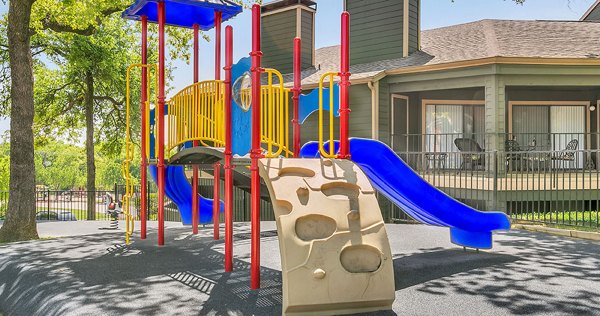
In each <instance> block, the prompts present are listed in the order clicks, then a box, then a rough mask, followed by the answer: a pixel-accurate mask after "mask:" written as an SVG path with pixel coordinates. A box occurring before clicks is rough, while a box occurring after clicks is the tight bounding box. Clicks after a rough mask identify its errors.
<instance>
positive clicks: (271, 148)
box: [261, 69, 292, 158]
mask: <svg viewBox="0 0 600 316" xmlns="http://www.w3.org/2000/svg"><path fill="white" fill-rule="evenodd" d="M265 74H266V75H267V85H266V86H262V87H261V142H262V143H263V145H264V147H266V148H265V150H266V153H265V157H266V158H274V157H278V156H281V155H284V156H286V157H290V156H291V155H292V152H291V151H290V150H289V99H290V98H289V93H290V90H289V89H286V88H284V86H283V77H282V75H281V73H280V72H279V71H277V70H275V69H265ZM273 79H275V80H276V82H277V83H275V84H274V83H273V81H274V80H273Z"/></svg>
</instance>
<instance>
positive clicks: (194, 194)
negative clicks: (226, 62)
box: [192, 24, 200, 235]
mask: <svg viewBox="0 0 600 316" xmlns="http://www.w3.org/2000/svg"><path fill="white" fill-rule="evenodd" d="M193 29H194V83H197V82H198V80H199V79H198V78H199V75H198V67H199V63H200V43H199V35H198V31H199V26H198V24H194V26H193ZM195 91H196V90H195ZM198 101H199V100H198V99H194V102H198ZM198 145H199V143H198V141H197V140H195V141H194V147H196V146H198ZM192 170H193V171H192V234H194V235H198V222H199V219H198V218H199V215H200V210H199V205H198V166H197V165H194V166H193V167H192Z"/></svg>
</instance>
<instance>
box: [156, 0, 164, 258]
mask: <svg viewBox="0 0 600 316" xmlns="http://www.w3.org/2000/svg"><path fill="white" fill-rule="evenodd" d="M156 115H157V116H158V117H157V119H158V131H157V137H156V138H157V140H156V142H157V143H158V164H157V170H158V245H159V246H163V245H164V244H165V200H164V198H165V3H164V2H163V1H161V2H159V3H158V113H157V114H156Z"/></svg>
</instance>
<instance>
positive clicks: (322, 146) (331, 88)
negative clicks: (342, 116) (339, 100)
mask: <svg viewBox="0 0 600 316" xmlns="http://www.w3.org/2000/svg"><path fill="white" fill-rule="evenodd" d="M338 76H339V75H338V73H337V72H328V73H326V74H323V75H322V76H321V79H320V80H319V152H320V153H321V156H323V157H325V158H337V155H336V154H335V148H334V147H335V146H333V145H330V146H329V152H327V150H326V149H325V141H324V139H323V127H324V124H323V86H324V83H325V79H329V80H328V81H329V82H328V84H329V110H328V111H329V139H327V141H328V142H329V143H330V144H333V143H334V140H335V139H334V136H333V128H334V120H333V116H334V112H333V105H334V84H335V78H336V77H338Z"/></svg>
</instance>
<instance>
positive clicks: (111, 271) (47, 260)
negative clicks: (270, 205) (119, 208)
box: [0, 228, 282, 316]
mask: <svg viewBox="0 0 600 316" xmlns="http://www.w3.org/2000/svg"><path fill="white" fill-rule="evenodd" d="M241 229H243V228H238V229H237V231H240V230H241ZM168 231H169V233H168V234H167V236H166V242H167V244H168V245H169V246H166V247H161V248H158V247H156V246H155V245H154V243H155V241H154V240H152V241H150V240H148V241H136V242H134V243H133V244H132V245H130V246H124V245H121V244H111V241H116V240H122V237H123V236H122V234H120V233H116V234H103V235H88V236H81V237H77V238H69V239H66V238H64V239H63V238H61V239H56V240H48V241H38V242H35V243H22V244H19V245H12V246H11V247H10V251H9V256H2V257H1V259H0V309H1V310H4V311H6V312H7V313H6V315H5V316H8V315H64V314H69V315H71V314H73V313H74V314H79V315H82V314H88V315H89V314H99V313H102V314H109V315H123V314H128V313H129V314H141V315H158V314H162V315H165V314H168V315H175V314H202V315H207V314H212V315H227V314H229V313H232V312H233V313H236V314H237V313H239V314H244V315H275V314H281V300H282V294H281V272H280V271H276V270H271V269H266V268H263V269H262V271H261V272H262V274H261V276H262V289H261V290H259V291H251V290H250V287H249V284H250V280H249V264H247V263H246V262H243V261H239V260H238V261H235V263H234V265H235V272H233V273H224V271H223V259H224V258H223V255H222V254H221V253H219V252H217V251H215V250H212V249H211V247H213V246H214V245H216V244H219V243H222V241H214V240H212V237H211V236H210V234H209V233H208V232H209V229H208V228H207V229H206V230H204V231H203V232H202V234H201V235H199V236H189V235H188V234H187V233H188V229H171V230H168ZM210 232H212V228H210ZM181 235H186V237H183V238H182V237H180V236H181ZM175 239H177V240H175ZM102 247H104V248H105V249H103V250H102V249H99V248H102ZM4 250H7V249H2V248H0V252H3V251H4ZM174 283H175V284H174ZM181 285H185V287H181ZM182 288H183V289H182ZM190 290H192V291H190ZM157 294H158V295H157Z"/></svg>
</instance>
